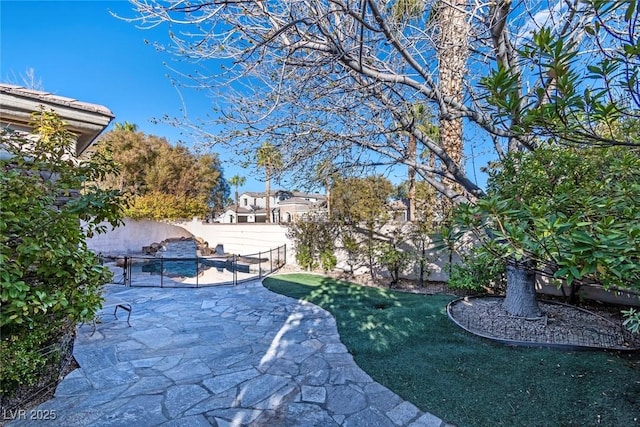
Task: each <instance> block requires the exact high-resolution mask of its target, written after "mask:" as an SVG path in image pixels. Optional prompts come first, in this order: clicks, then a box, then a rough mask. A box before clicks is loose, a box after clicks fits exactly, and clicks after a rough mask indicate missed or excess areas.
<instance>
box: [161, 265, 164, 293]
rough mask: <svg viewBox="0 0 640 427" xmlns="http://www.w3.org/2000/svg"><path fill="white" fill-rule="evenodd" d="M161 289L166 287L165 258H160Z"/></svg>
mask: <svg viewBox="0 0 640 427" xmlns="http://www.w3.org/2000/svg"><path fill="white" fill-rule="evenodd" d="M160 287H161V288H163V287H164V258H160Z"/></svg>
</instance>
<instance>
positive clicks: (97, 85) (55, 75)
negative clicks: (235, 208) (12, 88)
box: [0, 0, 264, 191]
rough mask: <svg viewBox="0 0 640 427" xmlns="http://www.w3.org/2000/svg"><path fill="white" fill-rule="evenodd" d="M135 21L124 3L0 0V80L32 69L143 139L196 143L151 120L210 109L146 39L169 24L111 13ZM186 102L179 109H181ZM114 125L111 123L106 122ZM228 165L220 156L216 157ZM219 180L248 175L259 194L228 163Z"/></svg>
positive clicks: (172, 61) (52, 88)
mask: <svg viewBox="0 0 640 427" xmlns="http://www.w3.org/2000/svg"><path fill="white" fill-rule="evenodd" d="M110 11H111V12H115V13H117V14H118V15H120V16H134V15H133V12H132V11H131V5H130V4H129V3H128V2H126V1H90V0H85V1H6V0H0V81H2V82H11V83H15V84H22V80H21V77H20V76H21V75H23V74H25V72H26V70H27V69H29V68H32V69H34V70H35V75H36V77H37V78H38V79H40V80H41V81H42V85H43V87H44V90H46V91H48V92H52V93H55V94H57V95H61V96H67V97H70V98H75V99H78V100H81V101H85V102H91V103H96V104H101V105H104V106H106V107H107V108H109V109H110V110H111V111H113V113H114V114H115V116H116V118H115V120H114V122H112V123H115V122H124V121H128V122H131V123H135V124H137V125H138V127H139V129H140V130H141V131H143V132H145V133H148V134H154V135H158V136H164V137H165V138H167V139H168V140H169V141H170V142H171V143H177V142H179V141H182V142H184V143H185V144H187V145H189V146H195V145H199V144H198V141H194V139H193V137H192V136H190V135H186V134H181V132H180V130H179V129H177V128H174V127H172V126H169V125H167V124H162V123H153V120H154V119H158V118H162V117H163V116H164V115H168V116H171V117H182V116H183V106H185V105H186V108H187V112H188V115H189V116H190V117H192V116H193V117H196V116H200V115H202V116H204V115H205V114H207V113H210V111H211V104H210V102H209V101H208V99H207V97H206V96H205V95H203V94H202V93H196V92H195V91H189V90H187V89H180V92H178V90H177V89H176V88H175V87H174V86H173V85H172V83H171V80H170V79H169V78H168V77H167V74H169V73H170V71H169V69H168V68H167V67H166V66H165V65H164V63H167V64H169V65H171V66H172V67H184V66H186V64H181V63H177V62H176V58H174V57H172V56H171V55H169V54H167V53H160V52H157V51H156V49H155V48H154V46H153V45H152V43H145V40H148V41H150V42H154V41H158V42H161V43H162V42H167V41H168V29H167V27H166V26H161V27H157V28H154V29H152V30H142V29H139V28H136V26H135V25H134V24H131V23H128V22H124V21H122V20H119V19H117V18H114V17H113V16H111V15H110V13H109V12H110ZM183 102H184V104H183ZM111 126H113V124H112V125H111ZM219 154H220V156H221V158H222V160H223V161H224V160H225V153H219ZM223 167H224V175H225V177H226V178H227V179H228V178H230V177H231V176H233V175H235V174H240V175H243V176H245V177H247V183H246V184H245V186H244V187H243V189H244V190H247V191H264V183H263V182H261V181H259V177H258V179H255V178H251V175H252V173H251V172H250V171H247V170H242V169H238V168H237V167H236V166H233V165H231V164H228V163H225V164H224V165H223Z"/></svg>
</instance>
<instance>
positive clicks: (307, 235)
mask: <svg viewBox="0 0 640 427" xmlns="http://www.w3.org/2000/svg"><path fill="white" fill-rule="evenodd" d="M287 236H288V237H289V238H290V239H292V240H293V241H294V243H295V250H296V261H297V262H298V265H300V267H302V268H306V269H308V270H313V269H315V268H316V267H318V266H319V265H320V266H322V268H323V269H324V270H325V271H328V270H333V269H334V268H335V266H336V263H337V259H336V256H335V253H334V252H335V239H336V228H335V224H334V223H332V222H329V221H327V220H326V218H324V217H323V216H321V215H307V216H305V217H304V218H300V219H298V220H297V221H296V222H294V223H291V224H289V225H288V231H287Z"/></svg>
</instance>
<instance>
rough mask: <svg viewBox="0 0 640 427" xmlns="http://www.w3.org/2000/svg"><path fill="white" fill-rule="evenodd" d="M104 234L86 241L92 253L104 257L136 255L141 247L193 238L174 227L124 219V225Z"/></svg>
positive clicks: (186, 232) (161, 223)
mask: <svg viewBox="0 0 640 427" xmlns="http://www.w3.org/2000/svg"><path fill="white" fill-rule="evenodd" d="M107 226H108V227H109V230H110V231H108V232H107V233H105V234H98V235H96V236H94V237H92V238H91V239H87V246H88V247H89V249H91V250H92V251H94V252H99V253H102V254H105V255H128V254H138V253H140V252H141V251H142V247H143V246H149V245H150V244H151V243H154V242H158V243H159V242H162V241H163V240H165V239H168V238H172V237H174V238H175V237H193V236H192V235H191V234H190V233H189V232H188V231H187V230H185V229H184V228H182V227H178V226H176V225H172V224H167V223H164V222H156V221H134V220H132V219H126V220H125V221H124V225H122V226H120V227H118V228H116V229H115V230H111V226H110V225H108V224H107Z"/></svg>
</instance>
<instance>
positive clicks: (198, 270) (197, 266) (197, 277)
mask: <svg viewBox="0 0 640 427" xmlns="http://www.w3.org/2000/svg"><path fill="white" fill-rule="evenodd" d="M199 276H200V262H199V258H198V257H197V256H196V288H197V287H199V286H200V284H199Z"/></svg>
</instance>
